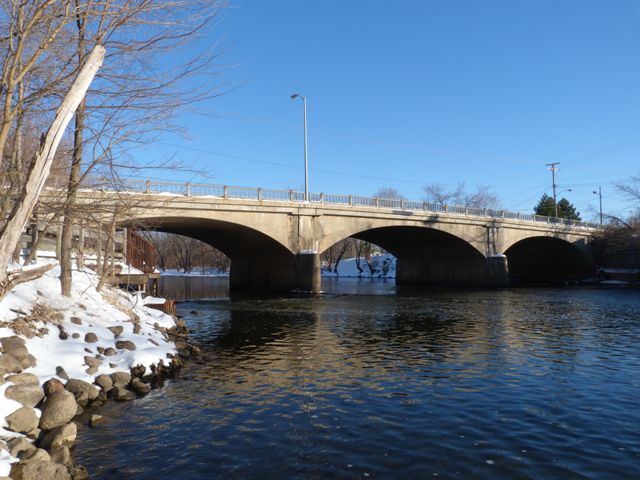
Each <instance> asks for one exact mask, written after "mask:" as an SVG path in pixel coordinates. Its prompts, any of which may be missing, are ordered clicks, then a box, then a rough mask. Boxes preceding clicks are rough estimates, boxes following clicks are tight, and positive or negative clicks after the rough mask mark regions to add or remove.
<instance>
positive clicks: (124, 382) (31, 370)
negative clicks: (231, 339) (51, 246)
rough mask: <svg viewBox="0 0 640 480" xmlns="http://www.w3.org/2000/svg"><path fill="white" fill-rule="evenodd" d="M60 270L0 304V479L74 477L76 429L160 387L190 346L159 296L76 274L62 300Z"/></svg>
mask: <svg viewBox="0 0 640 480" xmlns="http://www.w3.org/2000/svg"><path fill="white" fill-rule="evenodd" d="M59 275H60V268H59V266H58V265H55V266H53V268H51V269H50V270H49V271H47V272H46V273H44V274H43V275H42V276H41V277H39V278H36V279H33V280H30V281H28V282H25V283H21V284H19V285H17V286H15V287H14V288H12V289H11V290H10V291H9V292H8V293H7V295H6V296H5V297H4V298H3V299H2V301H1V302H0V346H1V353H0V373H2V376H1V377H0V421H1V422H2V423H1V425H0V479H2V480H4V479H5V478H12V479H14V480H18V479H24V480H32V479H33V480H36V479H37V480H48V479H52V480H53V479H55V480H64V479H69V480H80V479H86V478H89V472H87V471H86V469H85V468H84V467H83V466H82V465H74V464H73V454H72V449H73V446H74V445H75V440H76V434H77V429H78V424H80V423H87V424H88V425H89V426H96V425H98V424H99V423H100V422H101V420H102V417H101V415H100V414H99V413H98V412H99V407H100V406H101V405H103V404H104V403H105V402H106V401H109V400H113V401H129V400H134V399H135V398H138V397H141V396H144V395H146V394H147V393H149V391H150V390H151V389H153V388H157V387H160V386H162V384H163V383H164V379H165V378H168V377H172V376H173V375H174V374H175V373H176V371H177V370H178V369H179V368H180V367H181V366H182V365H183V359H185V358H188V357H190V356H191V355H192V354H194V352H196V351H197V349H196V348H195V347H193V346H191V345H190V344H189V343H188V342H187V333H188V332H187V328H186V326H185V324H184V322H183V321H181V320H179V319H174V318H173V317H172V316H170V315H167V314H165V313H163V311H162V306H163V305H162V304H163V302H164V299H159V298H152V297H147V299H143V298H142V296H141V295H140V294H135V295H134V294H130V293H127V292H124V291H122V290H119V289H117V288H112V287H105V288H104V289H103V291H102V292H98V291H96V289H95V286H96V285H97V283H98V278H97V276H96V274H95V273H94V272H93V271H91V270H89V269H82V270H76V271H75V272H74V283H73V289H72V295H71V297H69V298H67V297H63V296H61V295H59V279H58V277H59Z"/></svg>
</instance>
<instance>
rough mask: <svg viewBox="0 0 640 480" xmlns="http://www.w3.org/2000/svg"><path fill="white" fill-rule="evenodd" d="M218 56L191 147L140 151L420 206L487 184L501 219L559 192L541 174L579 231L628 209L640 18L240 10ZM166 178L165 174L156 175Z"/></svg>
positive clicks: (620, 12)
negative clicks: (305, 130)
mask: <svg viewBox="0 0 640 480" xmlns="http://www.w3.org/2000/svg"><path fill="white" fill-rule="evenodd" d="M209 40H210V41H211V42H215V41H222V42H223V43H224V45H225V46H224V53H223V56H222V58H221V61H222V62H223V63H224V64H225V65H229V66H231V68H230V69H228V70H227V71H226V73H225V74H224V75H223V78H222V80H223V81H224V82H225V83H226V86H225V87H224V88H229V89H230V90H231V91H230V92H229V93H227V94H226V95H223V96H222V97H219V98H216V99H213V100H211V101H207V102H204V103H203V104H200V105H198V106H197V107H196V109H195V111H192V112H191V113H185V114H183V115H181V117H180V118H179V119H178V123H179V124H181V125H183V126H185V127H186V128H187V129H188V131H189V132H190V138H189V139H184V138H180V137H177V136H166V137H164V138H163V140H162V143H161V144H159V145H156V146H155V147H154V148H152V149H147V150H146V151H141V152H139V154H140V155H149V156H155V157H161V158H170V157H175V158H176V159H178V160H181V161H183V162H184V163H187V164H190V165H193V166H194V167H195V168H199V169H202V170H204V171H206V172H208V175H207V176H201V175H197V176H193V175H190V174H188V173H184V174H176V173H175V172H173V173H171V178H174V179H177V178H179V179H184V180H187V179H189V180H192V181H202V182H205V183H218V184H229V185H243V186H262V187H265V188H287V189H288V188H296V189H302V187H303V170H302V164H303V156H302V151H303V149H302V103H301V102H293V101H291V100H290V99H289V95H290V94H291V93H294V92H300V93H302V94H303V95H305V96H307V98H308V106H309V112H308V114H309V116H308V122H309V163H310V189H311V190H312V191H315V192H327V193H353V194H361V195H371V194H373V193H374V192H375V191H376V190H378V189H379V188H381V187H392V188H395V189H397V190H398V191H399V192H400V193H402V194H404V195H405V196H406V197H409V198H412V199H420V198H422V196H423V193H422V188H423V186H424V185H425V184H430V183H441V184H444V185H448V186H455V185H456V184H457V183H458V182H460V181H464V182H466V183H467V185H468V186H470V187H471V188H473V187H474V186H476V185H480V184H481V185H488V186H490V187H491V188H492V189H493V190H494V191H495V192H496V193H497V194H498V195H499V196H500V198H501V202H502V205H503V207H504V208H508V209H510V210H521V211H531V209H532V208H533V206H534V205H535V203H536V202H537V200H538V199H539V198H540V196H541V195H542V194H543V193H545V192H547V193H551V175H550V173H549V171H548V170H546V167H545V163H550V162H560V165H559V167H560V171H559V172H558V180H557V183H558V185H559V190H564V189H569V188H571V189H572V190H573V191H572V192H570V193H569V192H565V193H563V194H562V196H566V197H567V198H568V199H569V200H570V201H572V202H573V203H574V204H575V206H576V207H577V208H578V210H579V211H581V212H582V215H583V218H585V219H591V218H592V217H593V214H592V213H590V212H589V208H590V207H591V208H597V197H596V196H595V195H593V193H592V190H594V189H597V187H598V186H602V189H603V202H604V209H605V211H609V212H613V213H616V214H621V213H623V212H625V211H627V212H628V209H629V207H630V204H629V203H628V202H626V201H625V200H624V198H623V197H622V196H621V195H620V194H619V193H617V192H616V191H615V188H614V185H615V183H616V182H617V181H621V180H625V179H627V178H629V177H630V176H631V175H632V174H634V173H638V172H640V162H638V156H639V155H640V55H639V51H640V3H639V2H637V1H634V0H628V1H625V0H616V1H615V2H605V1H590V0H563V1H557V0H556V1H548V0H536V1H528V2H525V1H513V0H500V1H497V0H486V1H482V2H480V1H476V0H456V1H447V0H439V1H435V0H424V1H423V0H398V1H394V2H389V1H383V0H366V1H365V0H350V1H345V0H342V1H339V0H323V1H300V0H272V1H269V2H267V1H263V0H235V4H234V5H233V6H232V7H231V8H229V9H227V10H226V12H225V13H224V18H223V19H222V21H221V22H220V23H219V24H218V25H217V27H216V28H215V29H214V31H213V32H212V34H211V38H210V39H209ZM154 175H156V178H158V177H161V176H162V174H161V173H155V174H154Z"/></svg>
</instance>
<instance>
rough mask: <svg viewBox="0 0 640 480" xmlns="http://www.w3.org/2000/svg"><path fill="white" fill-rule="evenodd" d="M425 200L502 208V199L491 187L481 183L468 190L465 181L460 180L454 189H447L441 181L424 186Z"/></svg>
mask: <svg viewBox="0 0 640 480" xmlns="http://www.w3.org/2000/svg"><path fill="white" fill-rule="evenodd" d="M423 190H424V193H425V197H424V199H425V201H427V202H431V203H437V204H440V205H456V206H461V207H468V208H493V209H499V208H500V200H499V199H498V196H497V195H496V194H495V193H493V192H492V191H491V190H490V188H489V187H487V186H484V185H479V186H478V187H476V189H475V190H473V191H469V190H467V186H466V184H465V183H464V182H460V183H459V184H458V185H457V186H456V187H455V188H454V189H452V190H450V189H447V188H446V187H445V186H443V185H442V184H439V183H433V184H430V185H426V186H425V187H424V189H423Z"/></svg>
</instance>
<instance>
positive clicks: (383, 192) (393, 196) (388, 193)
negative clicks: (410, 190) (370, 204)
mask: <svg viewBox="0 0 640 480" xmlns="http://www.w3.org/2000/svg"><path fill="white" fill-rule="evenodd" d="M373 196H374V197H375V198H384V199H387V200H407V197H405V196H404V195H402V194H400V192H398V190H396V189H395V188H389V187H383V188H379V189H378V191H377V192H376V193H374V194H373Z"/></svg>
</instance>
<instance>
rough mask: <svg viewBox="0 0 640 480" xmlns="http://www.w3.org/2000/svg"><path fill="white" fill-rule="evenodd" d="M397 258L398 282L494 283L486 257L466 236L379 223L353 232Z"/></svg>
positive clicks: (443, 283)
mask: <svg viewBox="0 0 640 480" xmlns="http://www.w3.org/2000/svg"><path fill="white" fill-rule="evenodd" d="M352 236H353V237H355V238H358V239H360V240H365V241H368V242H371V243H374V244H376V245H378V246H380V247H382V248H384V249H385V250H387V251H388V252H390V253H391V254H392V255H394V256H395V257H396V259H397V267H396V283H397V284H399V285H416V284H422V285H458V286H471V285H488V284H492V283H495V281H496V279H495V278H492V269H491V268H490V267H489V266H488V260H487V258H486V257H485V256H484V255H483V254H482V253H480V252H479V251H478V250H477V249H476V248H475V247H473V246H472V245H470V244H469V243H468V242H466V241H465V240H463V239H461V238H458V237H456V236H455V235H452V234H450V233H446V232H443V231H441V230H436V229H433V228H426V227H404V226H400V227H380V228H373V229H370V230H365V231H363V232H358V233H356V234H354V235H352Z"/></svg>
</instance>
